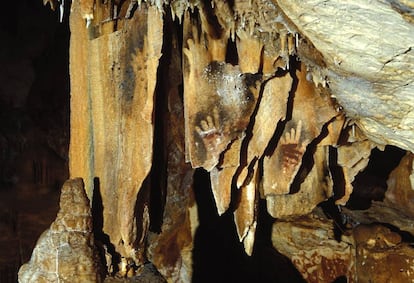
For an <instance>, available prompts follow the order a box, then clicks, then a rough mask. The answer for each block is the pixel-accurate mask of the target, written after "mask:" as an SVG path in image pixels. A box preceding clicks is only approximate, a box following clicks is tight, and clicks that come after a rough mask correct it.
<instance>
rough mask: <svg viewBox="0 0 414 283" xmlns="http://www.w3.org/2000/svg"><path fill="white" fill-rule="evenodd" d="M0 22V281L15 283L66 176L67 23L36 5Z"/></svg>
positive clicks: (11, 5) (13, 5) (8, 11)
mask: <svg viewBox="0 0 414 283" xmlns="http://www.w3.org/2000/svg"><path fill="white" fill-rule="evenodd" d="M2 11H3V12H2V17H0V37H1V38H2V43H3V44H2V45H1V47H0V65H1V66H2V68H1V69H0V282H17V270H18V268H19V267H20V265H21V263H23V262H25V261H27V260H28V259H29V258H30V256H31V253H32V250H33V248H34V245H35V243H36V240H37V238H38V237H39V235H40V234H41V233H42V232H43V231H44V230H45V229H46V228H47V227H48V226H49V225H50V223H51V222H52V221H53V219H54V218H55V217H56V213H57V210H58V197H59V191H60V187H61V185H62V184H63V182H64V181H65V180H66V179H67V178H68V163H67V161H68V146H69V24H68V19H67V18H66V19H64V22H63V23H59V18H58V13H56V12H53V11H52V10H51V9H50V8H49V7H44V6H43V4H42V1H31V0H23V1H11V2H10V1H9V2H7V3H5V4H4V5H3V9H2Z"/></svg>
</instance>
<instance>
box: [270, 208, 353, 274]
mask: <svg viewBox="0 0 414 283" xmlns="http://www.w3.org/2000/svg"><path fill="white" fill-rule="evenodd" d="M333 225H334V223H333V221H332V220H329V219H327V218H326V217H325V216H324V215H323V214H322V213H321V211H319V210H316V211H315V213H314V214H310V215H308V216H303V217H300V218H296V219H294V220H292V221H276V222H275V224H274V225H273V230H272V242H273V246H274V247H275V248H276V249H277V250H278V251H279V252H281V253H282V254H284V255H286V256H287V257H288V258H290V260H291V261H292V263H293V264H294V265H295V266H296V268H297V269H298V270H299V272H300V273H301V274H302V276H303V278H304V279H305V280H306V281H307V282H333V281H334V280H335V279H337V278H339V277H343V276H346V277H347V278H348V282H356V263H355V248H354V246H355V245H354V240H353V238H352V237H350V236H342V238H341V240H340V241H338V240H337V238H336V237H335V235H334V231H333V227H334V226H333Z"/></svg>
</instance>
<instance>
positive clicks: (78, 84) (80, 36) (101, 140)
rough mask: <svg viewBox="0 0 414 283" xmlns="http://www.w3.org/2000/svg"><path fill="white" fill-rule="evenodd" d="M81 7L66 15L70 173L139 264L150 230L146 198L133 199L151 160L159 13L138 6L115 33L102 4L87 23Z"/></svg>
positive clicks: (160, 29)
mask: <svg viewBox="0 0 414 283" xmlns="http://www.w3.org/2000/svg"><path fill="white" fill-rule="evenodd" d="M79 5H80V4H79V2H78V1H75V2H73V4H72V13H71V30H72V38H71V48H70V56H71V64H70V66H71V79H72V91H71V112H72V114H71V143H70V174H71V176H82V177H83V178H84V179H85V183H86V187H87V188H88V195H89V196H91V195H92V190H91V188H93V184H94V185H95V188H94V189H95V191H96V192H99V193H100V194H101V195H102V201H103V208H104V210H103V222H104V223H103V231H104V233H106V234H108V235H109V237H110V239H111V241H112V243H113V244H114V245H115V246H116V250H117V252H119V253H120V254H121V255H122V257H124V258H132V259H133V260H134V261H136V262H141V263H142V261H143V258H142V256H143V255H142V253H143V250H136V247H137V246H139V245H143V244H144V239H145V234H146V230H147V229H148V221H147V220H148V217H149V216H148V204H146V202H147V200H146V199H145V198H146V197H147V196H145V194H144V195H142V197H141V198H142V199H141V200H140V204H139V205H136V203H137V198H139V197H138V195H139V192H140V190H141V187H142V186H143V183H144V180H145V178H146V177H147V175H148V173H149V171H150V169H151V165H152V147H153V131H154V127H153V102H154V93H155V84H156V81H157V69H158V60H159V58H160V57H161V46H162V42H163V21H162V14H161V13H160V12H159V11H158V10H157V8H156V7H153V6H148V7H145V8H144V7H142V9H139V10H137V11H136V13H134V16H133V17H132V18H131V19H130V20H128V21H126V22H125V23H124V25H123V26H122V28H121V29H120V30H118V31H116V32H115V31H114V22H112V21H109V22H104V21H103V20H105V19H104V18H102V17H104V16H109V15H105V13H106V12H107V10H106V6H105V5H104V4H99V3H96V5H95V8H94V9H92V12H93V13H95V16H94V17H93V22H91V23H90V25H89V26H88V27H85V21H84V19H83V18H84V17H83V14H82V13H83V12H84V11H83V10H82V9H81V8H82V7H80V6H79ZM96 15H99V17H98V16H96ZM89 19H91V17H89ZM100 21H102V22H100ZM134 78H137V79H134ZM137 218H138V219H140V220H139V221H138V222H137ZM142 219H146V220H144V221H141V220H142ZM137 223H138V224H139V225H141V226H140V227H137ZM137 242H140V244H137Z"/></svg>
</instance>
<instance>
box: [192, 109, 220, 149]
mask: <svg viewBox="0 0 414 283" xmlns="http://www.w3.org/2000/svg"><path fill="white" fill-rule="evenodd" d="M219 118H220V116H219V112H218V109H217V107H215V108H214V109H213V117H211V116H207V117H206V120H201V121H200V126H195V130H196V131H197V133H198V135H199V136H200V137H201V139H202V140H203V144H204V147H205V149H206V152H207V154H208V153H211V152H212V151H214V150H215V149H216V148H217V145H218V144H220V142H221V139H222V138H221V136H222V134H221V133H220V126H219V125H220V122H219V121H220V120H219Z"/></svg>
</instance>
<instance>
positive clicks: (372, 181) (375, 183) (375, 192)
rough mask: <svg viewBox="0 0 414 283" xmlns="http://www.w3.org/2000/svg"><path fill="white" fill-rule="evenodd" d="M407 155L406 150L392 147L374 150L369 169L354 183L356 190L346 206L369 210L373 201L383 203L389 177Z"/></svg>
mask: <svg viewBox="0 0 414 283" xmlns="http://www.w3.org/2000/svg"><path fill="white" fill-rule="evenodd" d="M405 154H406V151H405V150H402V149H400V148H398V147H395V146H390V145H388V146H386V147H385V149H384V150H383V151H381V150H379V149H377V148H374V149H373V150H372V151H371V156H370V160H369V162H368V165H367V167H366V168H365V169H364V170H363V171H361V172H360V173H359V174H358V175H357V176H356V177H355V180H354V181H353V183H352V185H353V187H354V189H353V192H352V194H351V197H350V199H349V201H348V203H347V205H346V206H347V207H348V208H350V209H367V208H369V207H370V206H371V202H372V201H373V200H374V201H382V200H383V199H384V194H385V192H386V190H387V179H388V176H389V174H390V173H391V171H392V170H393V169H395V167H397V166H398V164H399V163H400V161H401V159H402V158H403V156H404V155H405Z"/></svg>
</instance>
